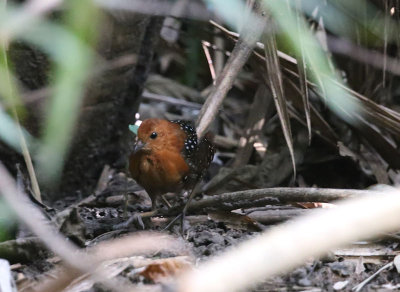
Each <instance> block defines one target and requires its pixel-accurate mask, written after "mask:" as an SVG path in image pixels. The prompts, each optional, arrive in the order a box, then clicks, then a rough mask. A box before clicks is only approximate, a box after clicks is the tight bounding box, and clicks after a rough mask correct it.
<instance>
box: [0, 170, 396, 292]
mask: <svg viewBox="0 0 400 292" xmlns="http://www.w3.org/2000/svg"><path fill="white" fill-rule="evenodd" d="M106 170H107V174H108V175H106V176H103V178H104V177H106V180H105V181H103V182H101V183H100V184H99V188H98V189H97V191H96V194H97V195H96V196H89V197H86V198H84V199H82V200H76V198H68V197H66V198H63V199H62V200H59V201H57V202H56V203H55V204H54V209H53V210H52V211H51V212H50V213H49V214H51V217H53V219H54V218H57V221H58V222H60V226H61V227H60V230H61V232H62V233H63V234H65V235H66V236H67V237H68V238H69V239H70V240H71V241H73V242H75V243H76V244H78V245H79V246H81V247H90V246H94V245H96V244H98V243H99V242H101V241H104V240H107V239H112V238H119V237H122V236H124V235H126V234H131V233H135V232H140V231H142V230H143V228H144V229H145V230H155V231H162V230H163V229H164V228H165V227H166V225H167V224H168V222H169V221H170V220H171V218H174V217H173V216H172V217H171V216H170V217H168V218H166V217H161V216H160V217H157V216H156V217H152V218H143V220H142V221H140V220H138V219H137V217H135V216H134V215H135V214H138V213H139V212H142V211H147V210H149V208H150V205H151V202H150V199H149V198H148V196H147V195H146V193H145V192H144V191H143V190H140V187H139V186H138V185H136V184H135V183H134V181H132V180H131V179H128V178H126V176H125V174H123V173H116V172H115V171H113V170H110V169H109V168H107V169H106ZM124 194H129V195H128V196H124ZM125 198H128V200H127V202H128V203H127V204H125V203H124V202H125ZM198 199H199V198H196V200H198ZM166 200H167V201H169V203H171V204H172V205H176V204H179V203H182V202H183V200H182V198H177V196H175V195H170V196H166ZM163 204H164V203H162V202H161V200H160V202H158V206H159V207H160V208H165V207H164V206H163ZM296 212H297V213H296ZM304 212H307V210H305V209H300V208H299V206H294V205H285V206H272V205H270V206H266V207H263V208H253V209H252V210H250V212H247V215H243V214H240V213H242V212H240V210H236V211H235V213H234V215H232V213H230V212H221V211H215V212H213V211H210V212H208V213H204V212H199V213H198V214H188V216H187V217H186V219H185V223H184V233H183V234H182V233H181V226H180V222H181V221H180V220H177V221H176V223H175V224H173V225H172V226H171V227H170V228H169V229H168V230H166V231H163V232H166V233H169V234H172V235H173V236H176V237H178V238H182V240H183V241H184V244H185V246H186V247H187V249H186V250H185V251H183V252H177V253H170V252H168V253H164V252H159V253H156V254H153V255H151V256H147V257H146V258H144V257H140V256H139V257H138V256H135V257H131V258H124V259H119V260H115V261H113V262H112V263H111V264H110V266H112V267H113V269H111V270H106V271H108V272H110V276H111V277H116V278H117V279H119V280H120V279H122V278H125V279H127V280H128V281H130V282H133V283H135V284H140V285H141V286H140V287H142V288H143V287H153V288H155V289H156V290H155V291H162V287H163V286H162V285H161V284H160V283H162V280H160V278H161V279H162V278H163V277H166V275H168V274H170V273H174V272H171V270H180V269H183V270H184V269H186V268H189V267H193V266H196V265H198V264H199V263H202V262H204V261H207V260H208V259H210V258H211V257H213V256H216V255H219V254H221V253H222V252H224V251H225V250H227V249H229V248H232V247H234V246H236V245H238V244H239V243H240V242H242V241H245V240H247V239H249V238H252V237H256V236H257V235H258V234H259V233H260V232H262V231H264V230H268V229H269V228H271V227H273V226H276V225H277V224H280V222H279V221H284V220H286V219H288V214H295V215H296V214H300V213H304ZM282 214H283V215H282ZM132 216H133V217H132ZM294 217H295V216H292V218H294ZM128 218H134V220H129V219H128ZM257 218H258V219H260V218H261V219H260V220H259V221H262V222H264V224H263V223H260V222H257V221H256V219H257ZM289 220H291V219H289ZM124 222H125V223H126V222H129V224H124ZM27 235H29V233H28V234H27V233H26V232H20V233H19V236H21V238H20V239H17V241H9V242H5V243H2V244H0V245H2V246H3V248H4V246H5V245H6V244H11V245H13V246H14V247H13V250H14V252H13V253H12V256H13V257H12V256H11V255H10V254H9V255H10V257H11V259H9V260H10V261H11V263H12V266H11V268H12V272H13V275H14V278H15V279H16V283H17V286H18V291H35V290H34V287H35V286H36V285H38V283H39V282H42V281H44V280H45V279H46V278H48V277H50V278H51V277H52V271H53V268H54V267H57V266H58V265H59V264H60V259H59V258H58V257H55V256H54V255H52V254H51V253H49V252H47V251H45V248H44V247H43V245H42V243H41V242H40V241H39V240H37V238H35V237H26V236H27ZM333 236H335V235H334V234H332V237H333ZM398 241H399V240H398V237H397V236H395V235H387V236H386V237H385V238H384V239H382V240H379V241H363V242H354V243H353V244H351V245H349V246H347V247H343V248H340V249H336V250H332V251H331V252H330V253H329V254H326V255H325V256H324V257H322V258H320V259H313V258H310V259H309V260H308V261H307V263H306V264H305V265H303V266H301V267H298V268H296V269H295V270H293V271H292V272H290V273H287V274H283V275H280V276H276V277H274V278H270V279H267V280H266V281H265V282H263V283H261V284H259V285H257V286H256V287H254V289H253V290H252V291H389V290H398V289H400V276H399V273H398V271H397V269H396V267H395V266H396V265H395V264H393V262H394V263H396V261H394V258H395V256H396V255H397V254H398V253H399V248H398ZM16 246H18V248H16ZM0 250H1V248H0ZM160 261H161V262H160ZM164 261H167V262H171V261H172V262H173V263H174V264H173V265H172V266H171V265H168V264H167V265H165V262H164ZM150 267H151V268H150ZM363 281H365V282H363ZM357 287H358V288H359V290H356V289H357ZM31 289H33V290H31ZM65 291H108V290H107V289H106V288H104V287H103V286H102V285H99V284H95V283H93V282H92V281H91V280H90V279H87V278H85V277H83V278H82V277H81V278H78V280H76V281H75V282H74V283H73V284H71V285H70V286H69V287H68V288H67V289H65Z"/></svg>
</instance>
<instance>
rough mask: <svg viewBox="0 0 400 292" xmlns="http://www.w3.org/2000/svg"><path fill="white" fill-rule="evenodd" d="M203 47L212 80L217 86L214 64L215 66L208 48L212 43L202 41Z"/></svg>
mask: <svg viewBox="0 0 400 292" xmlns="http://www.w3.org/2000/svg"><path fill="white" fill-rule="evenodd" d="M201 46H202V47H203V51H204V54H205V55H206V58H207V63H208V67H209V68H210V74H211V78H212V80H213V84H214V85H215V76H216V74H215V69H214V64H213V61H212V58H211V54H210V50H209V49H208V47H209V46H210V43H209V42H207V41H201Z"/></svg>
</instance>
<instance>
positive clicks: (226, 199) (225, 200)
mask: <svg viewBox="0 0 400 292" xmlns="http://www.w3.org/2000/svg"><path fill="white" fill-rule="evenodd" d="M371 193H373V191H369V190H351V189H321V188H267V189H256V190H247V191H239V192H233V193H224V194H220V195H216V196H212V197H208V198H205V199H202V200H200V201H196V202H192V204H191V205H190V207H189V209H188V211H189V212H190V211H192V212H193V211H196V210H201V209H220V210H221V209H222V210H234V209H237V208H250V207H254V206H262V204H264V205H265V204H267V203H269V204H271V202H272V203H274V202H275V203H280V204H281V203H286V202H331V201H334V200H340V199H345V198H351V197H359V196H368V195H370V194H371Z"/></svg>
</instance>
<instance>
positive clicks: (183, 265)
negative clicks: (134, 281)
mask: <svg viewBox="0 0 400 292" xmlns="http://www.w3.org/2000/svg"><path fill="white" fill-rule="evenodd" d="M191 268H192V263H191V262H190V261H189V260H188V257H185V256H181V257H175V258H167V259H160V260H155V261H154V262H152V263H151V264H149V265H148V266H147V267H146V268H145V269H144V270H143V271H142V272H141V273H140V275H142V276H143V277H145V278H146V279H148V280H151V281H153V282H156V283H157V282H162V281H163V280H165V279H166V278H170V277H175V276H177V275H180V274H181V273H182V272H184V271H187V270H189V269H191Z"/></svg>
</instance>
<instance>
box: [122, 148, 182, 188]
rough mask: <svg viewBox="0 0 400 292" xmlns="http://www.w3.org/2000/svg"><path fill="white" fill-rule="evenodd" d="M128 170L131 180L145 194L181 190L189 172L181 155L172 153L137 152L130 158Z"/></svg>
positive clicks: (165, 151)
mask: <svg viewBox="0 0 400 292" xmlns="http://www.w3.org/2000/svg"><path fill="white" fill-rule="evenodd" d="M129 170H130V172H131V175H132V178H133V179H135V180H136V181H137V182H138V183H139V184H140V185H141V186H143V187H144V188H145V189H146V191H147V192H153V193H166V192H174V191H177V190H179V189H180V188H182V181H183V178H184V177H185V176H186V175H187V174H188V172H189V166H188V165H187V164H186V162H185V160H184V159H183V157H182V155H181V154H180V153H176V152H174V151H167V150H163V151H157V152H156V153H143V152H141V151H138V152H137V153H134V154H132V155H131V157H130V162H129Z"/></svg>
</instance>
